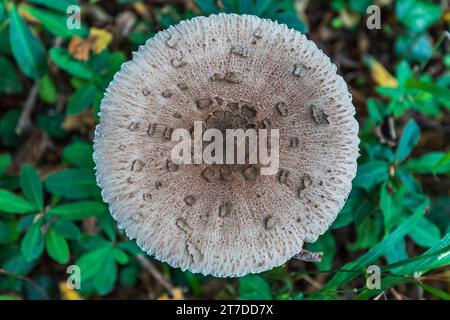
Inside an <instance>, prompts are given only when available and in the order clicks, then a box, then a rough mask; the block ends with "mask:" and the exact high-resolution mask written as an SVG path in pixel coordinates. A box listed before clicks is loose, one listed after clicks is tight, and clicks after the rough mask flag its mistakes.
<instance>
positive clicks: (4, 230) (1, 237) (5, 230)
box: [0, 220, 12, 244]
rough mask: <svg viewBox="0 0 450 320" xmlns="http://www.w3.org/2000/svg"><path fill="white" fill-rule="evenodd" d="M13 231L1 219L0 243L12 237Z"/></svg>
mask: <svg viewBox="0 0 450 320" xmlns="http://www.w3.org/2000/svg"><path fill="white" fill-rule="evenodd" d="M11 236H12V231H11V229H10V228H9V226H8V225H7V224H6V223H4V222H3V221H1V220H0V244H4V243H6V242H8V241H9V240H10V239H11Z"/></svg>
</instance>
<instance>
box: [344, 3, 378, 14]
mask: <svg viewBox="0 0 450 320" xmlns="http://www.w3.org/2000/svg"><path fill="white" fill-rule="evenodd" d="M372 3H373V0H349V4H350V8H351V9H352V10H353V11H356V12H358V13H359V14H361V15H363V16H364V15H365V14H366V12H367V7H369V6H370V5H371V4H372Z"/></svg>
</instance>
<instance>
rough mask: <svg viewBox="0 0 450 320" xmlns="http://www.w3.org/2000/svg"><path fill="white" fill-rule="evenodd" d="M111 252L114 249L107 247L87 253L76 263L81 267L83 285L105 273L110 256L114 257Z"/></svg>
mask: <svg viewBox="0 0 450 320" xmlns="http://www.w3.org/2000/svg"><path fill="white" fill-rule="evenodd" d="M111 250H112V247H111V246H110V245H106V246H103V247H100V248H98V249H95V250H92V251H89V252H87V253H85V254H84V255H82V256H81V257H80V258H79V259H78V260H77V261H76V262H75V264H76V265H78V266H79V267H80V273H81V281H82V283H83V282H84V281H86V280H89V279H93V278H94V277H95V276H96V275H98V274H99V273H103V274H104V273H105V271H106V270H105V268H104V267H105V261H106V259H107V258H108V257H109V256H112V255H111ZM111 276H113V275H111Z"/></svg>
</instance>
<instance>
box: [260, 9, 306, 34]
mask: <svg viewBox="0 0 450 320" xmlns="http://www.w3.org/2000/svg"><path fill="white" fill-rule="evenodd" d="M267 18H269V19H272V20H274V21H276V22H278V23H281V24H285V25H287V26H288V27H289V28H292V29H296V30H298V31H300V32H302V33H306V32H308V27H307V26H306V24H305V23H304V22H303V21H302V20H300V18H299V17H298V16H297V14H295V13H294V12H282V13H277V14H275V15H270V16H268V17H267Z"/></svg>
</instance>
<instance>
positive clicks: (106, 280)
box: [94, 254, 117, 295]
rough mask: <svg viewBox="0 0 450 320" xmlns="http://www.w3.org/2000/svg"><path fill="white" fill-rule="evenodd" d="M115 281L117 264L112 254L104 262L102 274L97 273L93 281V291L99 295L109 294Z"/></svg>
mask: <svg viewBox="0 0 450 320" xmlns="http://www.w3.org/2000/svg"><path fill="white" fill-rule="evenodd" d="M116 281H117V264H116V261H115V259H114V256H113V255H112V254H109V255H108V256H107V257H106V259H105V260H104V263H103V266H102V272H99V273H97V275H96V276H95V280H94V285H95V289H96V290H97V291H98V293H100V294H101V295H105V294H108V293H110V292H111V291H112V290H113V289H114V285H115V284H116Z"/></svg>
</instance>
